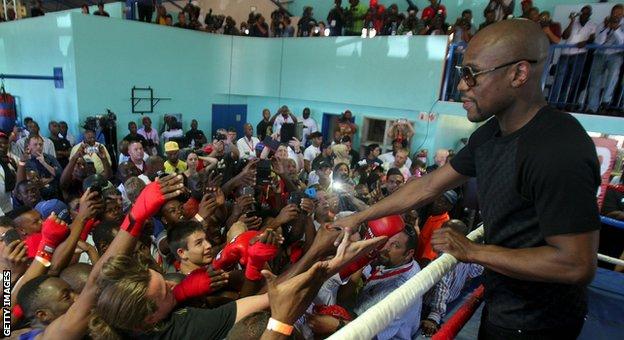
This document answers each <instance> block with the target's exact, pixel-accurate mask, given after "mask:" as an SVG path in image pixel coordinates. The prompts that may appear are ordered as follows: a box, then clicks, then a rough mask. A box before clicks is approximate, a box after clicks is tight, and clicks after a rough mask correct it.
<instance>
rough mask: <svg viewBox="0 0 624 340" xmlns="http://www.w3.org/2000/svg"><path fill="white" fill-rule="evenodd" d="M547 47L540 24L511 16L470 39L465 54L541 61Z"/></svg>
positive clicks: (543, 58)
mask: <svg viewBox="0 0 624 340" xmlns="http://www.w3.org/2000/svg"><path fill="white" fill-rule="evenodd" d="M549 47H550V44H549V42H548V38H547V37H546V34H544V32H543V31H542V29H541V28H540V26H539V24H537V23H535V22H533V21H530V20H526V19H511V20H502V21H499V22H497V23H495V24H492V25H489V26H487V27H485V28H484V29H482V30H480V31H479V32H478V33H477V34H476V35H475V36H474V37H473V38H472V40H470V43H469V44H468V49H467V50H466V53H469V52H470V53H473V54H474V53H479V54H480V57H482V58H485V57H489V58H496V59H498V60H497V61H499V62H502V63H505V62H510V61H513V60H518V59H528V60H537V61H539V62H540V63H542V64H543V63H544V61H546V58H547V57H548V49H549ZM540 75H541V74H540Z"/></svg>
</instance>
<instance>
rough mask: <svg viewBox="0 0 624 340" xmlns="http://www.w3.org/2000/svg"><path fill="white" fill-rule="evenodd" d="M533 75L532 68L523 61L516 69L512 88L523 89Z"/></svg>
mask: <svg viewBox="0 0 624 340" xmlns="http://www.w3.org/2000/svg"><path fill="white" fill-rule="evenodd" d="M530 74H531V66H530V64H529V63H528V62H526V61H523V62H520V63H519V64H517V65H516V66H515V67H514V70H513V75H514V78H513V80H512V81H511V86H512V87H514V88H518V87H522V86H524V84H525V83H526V82H527V81H528V80H529V76H530Z"/></svg>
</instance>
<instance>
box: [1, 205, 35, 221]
mask: <svg viewBox="0 0 624 340" xmlns="http://www.w3.org/2000/svg"><path fill="white" fill-rule="evenodd" d="M31 210H33V208H32V207H29V206H27V205H22V206H21V207H17V208H15V209H13V210H11V211H10V212H8V213H7V214H6V217H8V218H10V219H11V220H15V219H16V218H18V217H20V216H22V215H24V214H25V213H27V212H29V211H31Z"/></svg>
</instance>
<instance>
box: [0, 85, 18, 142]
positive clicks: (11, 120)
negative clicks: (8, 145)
mask: <svg viewBox="0 0 624 340" xmlns="http://www.w3.org/2000/svg"><path fill="white" fill-rule="evenodd" d="M16 118H17V114H16V110H15V97H13V96H12V95H11V94H10V93H7V92H6V91H5V90H4V86H0V130H2V131H4V132H6V133H11V131H13V127H14V126H15V119H16Z"/></svg>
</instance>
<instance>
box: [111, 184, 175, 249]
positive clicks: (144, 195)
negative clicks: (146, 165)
mask: <svg viewBox="0 0 624 340" xmlns="http://www.w3.org/2000/svg"><path fill="white" fill-rule="evenodd" d="M163 204H165V196H163V194H162V193H161V192H160V183H158V182H152V183H150V184H148V185H147V186H146V187H145V188H144V189H143V191H141V194H140V195H139V197H137V199H136V202H135V203H134V205H133V206H132V209H130V213H129V214H128V215H127V216H126V218H125V219H124V221H123V223H122V224H121V227H120V230H125V231H127V232H128V233H130V235H132V236H134V237H139V235H141V230H142V229H143V224H144V223H145V221H147V220H148V219H149V218H150V217H152V216H154V214H156V213H157V212H158V210H160V207H162V205H163Z"/></svg>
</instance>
